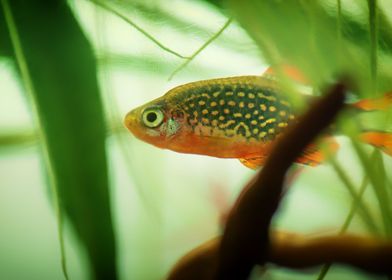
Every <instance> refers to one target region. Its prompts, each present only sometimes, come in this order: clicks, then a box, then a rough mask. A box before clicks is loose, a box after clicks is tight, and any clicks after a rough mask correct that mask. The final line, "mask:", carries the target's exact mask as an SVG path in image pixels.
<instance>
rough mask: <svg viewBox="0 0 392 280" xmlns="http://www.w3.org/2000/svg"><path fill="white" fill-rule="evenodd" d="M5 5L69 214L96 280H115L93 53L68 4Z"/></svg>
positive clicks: (61, 201) (60, 195) (17, 55)
mask: <svg viewBox="0 0 392 280" xmlns="http://www.w3.org/2000/svg"><path fill="white" fill-rule="evenodd" d="M7 3H9V7H8V4H7ZM2 4H3V5H2V8H3V10H0V11H1V13H0V14H1V15H2V16H1V17H2V18H3V15H5V18H6V27H7V30H8V31H9V35H10V38H12V40H11V41H12V45H13V46H14V47H15V56H14V57H15V58H16V59H17V61H18V65H19V66H26V67H25V69H23V67H21V69H20V70H21V71H22V76H23V70H26V69H27V71H25V72H27V76H29V79H28V80H31V81H27V82H31V85H28V83H26V79H25V76H26V75H25V76H24V77H23V78H24V80H25V81H24V82H25V86H26V88H28V87H31V90H30V91H31V93H32V94H33V96H32V97H33V100H34V102H35V106H36V109H37V113H38V117H39V121H40V125H41V128H42V130H43V136H44V137H45V140H46V141H45V142H46V147H45V148H46V149H47V152H48V157H49V160H50V168H51V169H52V171H53V175H54V181H55V182H56V187H57V193H58V201H59V204H60V207H61V209H63V210H65V211H62V212H65V213H66V215H67V217H68V218H69V220H70V221H71V223H72V224H73V226H74V228H75V230H76V232H77V235H78V237H79V238H80V241H81V242H82V243H83V245H85V247H86V249H87V252H88V256H89V260H90V264H91V270H92V277H93V278H96V279H116V278H117V273H116V261H115V260H116V248H115V238H114V232H113V225H112V218H111V211H110V198H109V190H108V173H107V160H106V154H105V124H104V117H103V109H102V104H101V99H100V94H99V89H98V86H97V78H96V63H95V58H94V56H93V53H92V49H91V46H90V44H89V42H88V41H87V39H86V38H85V36H84V35H83V33H82V31H81V29H80V27H79V25H78V24H77V22H76V20H75V19H74V17H73V15H72V13H71V11H70V9H69V7H68V6H67V4H66V2H65V1H22V0H15V1H14V0H13V1H9V2H8V1H2ZM12 19H13V20H12ZM0 21H2V20H0ZM1 35H3V34H1ZM5 37H6V36H5ZM5 40H7V38H1V41H5ZM19 40H20V44H21V48H20V49H18V41H19ZM24 60H25V61H24ZM24 63H25V65H23V64H24ZM27 90H28V89H27Z"/></svg>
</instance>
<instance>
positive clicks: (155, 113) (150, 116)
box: [142, 108, 163, 128]
mask: <svg viewBox="0 0 392 280" xmlns="http://www.w3.org/2000/svg"><path fill="white" fill-rule="evenodd" d="M142 121H143V124H144V125H145V126H147V127H150V128H154V127H157V126H159V125H160V124H161V123H162V121H163V113H162V111H161V110H160V109H158V108H147V109H146V110H144V112H143V113H142Z"/></svg>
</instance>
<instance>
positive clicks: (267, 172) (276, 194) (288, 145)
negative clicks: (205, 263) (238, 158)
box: [214, 84, 344, 279]
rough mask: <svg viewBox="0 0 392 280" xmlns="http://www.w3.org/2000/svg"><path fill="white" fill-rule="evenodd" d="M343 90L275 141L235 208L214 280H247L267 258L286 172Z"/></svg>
mask: <svg viewBox="0 0 392 280" xmlns="http://www.w3.org/2000/svg"><path fill="white" fill-rule="evenodd" d="M343 101H344V87H343V85H341V84H338V85H335V86H334V87H333V88H332V89H331V90H330V92H329V93H328V94H327V95H326V96H325V97H323V98H321V100H319V101H318V102H317V103H316V104H314V106H312V107H311V108H310V110H309V111H308V112H307V113H306V114H305V115H304V116H303V117H302V118H300V120H299V122H298V123H297V124H296V125H294V126H292V127H291V128H289V129H288V131H287V132H286V133H285V135H284V136H283V137H282V138H281V139H280V140H278V143H277V144H276V146H275V148H274V149H273V151H272V153H271V155H270V157H269V158H268V159H267V161H266V164H265V166H264V168H263V169H262V171H261V172H260V173H259V175H258V176H256V178H255V180H254V181H253V182H251V184H250V185H249V186H248V187H247V188H246V189H245V190H244V191H243V192H242V194H241V195H240V197H239V199H238V200H237V202H236V204H235V205H234V207H233V209H232V211H231V212H230V216H229V218H228V221H227V225H226V228H225V231H224V234H223V237H222V241H221V243H220V248H219V253H218V263H217V270H216V274H215V277H214V278H216V279H230V277H233V279H247V278H248V276H249V273H250V271H251V269H252V268H253V266H254V265H255V264H256V263H261V264H263V263H264V262H265V261H266V258H267V251H268V249H267V248H268V242H269V240H268V239H269V226H270V222H271V218H272V216H273V215H274V213H275V211H276V209H277V207H278V204H279V202H280V199H281V196H282V188H283V181H284V176H285V174H286V171H287V169H288V168H289V167H290V165H291V164H292V163H293V162H294V161H295V159H296V158H297V157H298V156H299V155H300V153H301V152H302V151H303V150H304V149H305V147H306V146H307V145H309V143H310V142H311V141H312V140H313V139H314V138H315V137H316V136H317V134H318V133H320V132H321V131H322V130H323V129H324V128H326V127H327V126H328V125H329V124H330V123H331V122H332V120H333V119H334V117H335V115H336V114H337V112H338V111H339V109H340V108H341V107H342V106H343Z"/></svg>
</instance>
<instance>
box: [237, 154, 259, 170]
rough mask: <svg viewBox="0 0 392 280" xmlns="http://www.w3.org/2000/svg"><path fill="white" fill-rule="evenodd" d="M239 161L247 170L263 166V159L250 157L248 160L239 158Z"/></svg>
mask: <svg viewBox="0 0 392 280" xmlns="http://www.w3.org/2000/svg"><path fill="white" fill-rule="evenodd" d="M239 161H240V162H241V163H242V164H243V165H245V166H246V167H248V168H251V169H257V168H259V167H260V166H263V165H264V162H265V157H262V156H252V157H249V158H240V159H239Z"/></svg>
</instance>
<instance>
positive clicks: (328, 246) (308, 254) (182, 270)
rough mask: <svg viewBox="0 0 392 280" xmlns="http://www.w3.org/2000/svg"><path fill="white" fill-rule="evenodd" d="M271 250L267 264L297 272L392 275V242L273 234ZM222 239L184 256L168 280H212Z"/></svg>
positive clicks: (350, 236) (351, 236) (359, 238)
mask: <svg viewBox="0 0 392 280" xmlns="http://www.w3.org/2000/svg"><path fill="white" fill-rule="evenodd" d="M270 240H271V242H270V245H269V246H270V249H269V252H268V254H267V257H266V259H265V260H260V261H257V264H262V263H263V262H264V261H266V262H270V263H274V264H276V265H279V266H284V267H289V268H293V269H302V268H309V267H313V266H317V265H322V264H324V263H331V262H334V263H341V264H345V265H351V266H354V267H356V268H359V269H363V270H366V271H367V272H373V273H379V274H391V273H392V264H391V262H392V261H391V260H392V241H382V240H378V239H375V238H372V237H361V236H357V235H352V234H344V235H336V236H325V237H317V238H308V237H306V236H303V235H300V234H294V233H286V232H277V231H276V232H273V233H272V234H271V239H270ZM220 241H221V239H220V238H214V239H212V240H210V241H208V242H206V243H204V244H203V245H201V246H199V247H197V248H195V249H193V250H192V251H190V252H189V253H188V254H186V255H185V256H183V257H182V258H181V259H180V260H179V261H178V263H177V264H176V265H175V266H174V267H173V269H172V271H171V273H170V275H169V277H168V279H169V280H177V279H187V280H192V279H195V280H196V279H198V280H200V279H212V275H213V273H214V270H215V266H216V260H217V253H218V249H219V246H220Z"/></svg>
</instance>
